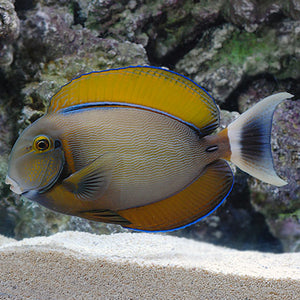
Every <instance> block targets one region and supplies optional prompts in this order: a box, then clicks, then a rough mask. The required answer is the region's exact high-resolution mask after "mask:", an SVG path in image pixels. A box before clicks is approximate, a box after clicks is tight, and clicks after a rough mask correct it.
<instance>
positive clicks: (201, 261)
mask: <svg viewBox="0 0 300 300" xmlns="http://www.w3.org/2000/svg"><path fill="white" fill-rule="evenodd" d="M0 299H55V300H57V299H59V300H60V299H152V300H153V299H243V300H246V299H248V300H249V299H272V300H273V299H297V300H299V299H300V253H287V254H270V253H260V252H254V251H237V250H232V249H227V248H222V247H217V246H213V245H211V244H206V243H200V242H196V241H191V240H187V239H184V238H177V237H172V236H166V235H159V234H146V233H119V234H114V235H101V236H100V235H93V234H89V233H83V232H63V233H58V234H55V235H53V236H50V237H36V238H31V239H24V240H22V241H15V240H12V239H7V238H4V237H1V236H0Z"/></svg>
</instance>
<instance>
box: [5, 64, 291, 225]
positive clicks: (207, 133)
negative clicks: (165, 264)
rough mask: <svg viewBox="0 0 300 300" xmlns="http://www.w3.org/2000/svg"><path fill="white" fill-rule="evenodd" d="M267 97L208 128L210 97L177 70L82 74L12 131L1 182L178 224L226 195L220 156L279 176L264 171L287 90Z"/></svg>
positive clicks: (45, 201)
mask: <svg viewBox="0 0 300 300" xmlns="http://www.w3.org/2000/svg"><path fill="white" fill-rule="evenodd" d="M271 97H273V98H271V100H268V99H267V100H264V101H265V102H264V101H262V102H263V103H262V104H261V107H260V108H259V109H258V110H257V109H256V110H255V109H254V113H256V114H255V116H254V117H253V112H252V113H251V110H250V113H249V112H246V113H245V117H244V118H243V117H242V118H241V119H240V120H239V121H238V120H237V121H236V122H234V123H232V124H231V125H230V126H229V127H228V129H225V130H223V131H221V132H219V133H218V134H212V133H213V132H214V130H215V129H216V128H217V127H218V122H219V112H218V108H217V106H216V105H215V103H214V101H213V99H212V98H211V97H210V96H209V95H208V94H207V93H206V92H205V91H204V90H203V89H202V88H201V87H199V86H197V85H196V84H195V83H193V82H192V81H190V80H189V79H187V78H185V77H183V76H181V75H179V74H177V73H174V72H170V71H167V70H163V69H160V68H154V67H128V68H122V69H116V70H107V71H103V72H94V73H90V74H85V75H83V76H81V77H79V78H76V79H74V80H73V81H71V82H70V83H69V84H67V85H66V86H64V87H62V89H61V90H60V91H59V92H58V93H57V94H56V95H55V96H54V97H53V98H52V101H51V104H50V106H49V109H48V112H47V114H46V115H45V116H43V117H42V118H40V119H38V120H37V121H36V122H35V123H33V124H32V125H31V126H29V127H28V128H27V129H26V130H25V131H24V132H23V133H22V135H21V136H20V137H19V139H18V140H17V142H16V144H15V146H14V148H13V150H12V153H11V156H10V162H9V171H8V176H7V183H9V184H11V185H12V190H14V191H15V192H17V193H19V194H23V195H24V196H25V197H27V198H29V199H31V200H33V201H37V202H38V203H40V204H42V205H44V206H46V207H48V208H50V209H53V210H55V211H59V212H62V213H65V214H70V215H76V216H80V217H83V218H87V219H91V220H95V221H103V222H109V223H116V224H120V225H122V226H124V227H128V228H133V229H138V230H146V231H161V230H164V231H165V230H174V229H178V228H181V227H184V226H187V225H190V224H192V223H194V222H196V221H198V220H199V219H201V218H203V217H204V216H206V215H208V214H210V213H211V212H212V211H214V210H215V209H216V208H217V207H218V206H219V205H221V203H222V202H223V201H224V199H225V198H226V197H227V195H228V194H229V192H230V191H231V189H232V185H233V175H232V171H231V169H230V167H229V166H228V164H227V162H226V161H225V160H233V161H234V162H235V163H236V164H237V165H238V166H239V165H242V166H243V168H244V169H246V171H247V170H248V169H249V170H250V171H249V172H250V173H252V175H254V176H256V177H258V178H266V181H267V182H270V183H273V184H276V185H283V184H285V182H284V181H283V180H282V179H280V178H279V177H278V176H277V175H276V173H275V171H274V170H273V164H272V155H271V152H270V145H269V135H270V130H271V121H272V115H273V111H274V109H275V107H276V106H277V104H279V103H280V102H281V101H283V100H284V99H286V98H290V97H291V95H290V94H288V93H281V95H279V94H277V95H275V96H271ZM269 102H270V103H269ZM264 106H265V107H267V108H268V109H265V111H266V112H265V115H264V116H262V117H261V118H260V114H261V113H260V111H261V109H262V108H263V107H264ZM252 110H253V109H252ZM257 120H260V121H259V122H257ZM251 122H252V123H253V124H252V123H251ZM257 126H258V127H259V128H261V130H260V131H258V129H259V128H258V127H257ZM229 129H230V130H229ZM248 131H249V132H250V133H249V132H248ZM255 132H256V134H257V132H259V135H258V136H255V134H254V133H255ZM249 134H250V137H249ZM261 135H262V136H263V137H262V136H261ZM251 136H252V137H251ZM253 136H254V137H253ZM261 139H266V141H267V143H266V145H265V146H261ZM244 140H245V141H244ZM243 141H244V143H242V142H243ZM258 145H260V146H258ZM245 147H246V148H245ZM245 149H248V150H247V151H246V152H245ZM249 152H250V155H249ZM253 152H255V153H253ZM248 157H250V159H249V158H248ZM247 162H248V164H250V166H247ZM249 162H250V163H249Z"/></svg>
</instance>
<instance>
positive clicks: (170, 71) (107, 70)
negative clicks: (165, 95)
mask: <svg viewBox="0 0 300 300" xmlns="http://www.w3.org/2000/svg"><path fill="white" fill-rule="evenodd" d="M135 68H148V69H154V70H163V71H165V72H169V73H173V74H175V75H177V76H179V77H182V78H185V79H186V80H188V81H190V82H192V83H193V84H194V85H195V86H197V87H198V88H200V89H201V90H202V91H204V92H205V93H206V94H207V95H208V96H209V98H210V99H211V100H212V101H213V103H214V104H215V106H216V108H217V111H218V120H217V126H216V127H215V128H214V130H215V129H216V128H217V127H219V124H220V110H219V107H218V105H217V104H216V102H215V100H214V98H213V97H212V96H211V95H210V94H209V93H208V92H207V91H206V90H205V89H204V88H203V87H202V86H200V85H198V84H197V83H196V82H195V81H193V80H192V79H190V78H188V77H186V76H184V75H182V74H180V73H177V72H175V71H172V70H168V69H165V68H161V67H154V66H147V65H145V66H143V65H136V66H127V67H120V68H112V69H106V70H101V71H91V72H88V73H83V74H81V75H79V76H77V77H74V78H73V79H72V80H70V81H69V82H68V83H66V84H64V85H63V86H61V87H60V89H59V90H58V91H57V92H56V93H55V94H54V96H55V95H56V94H57V93H59V92H60V91H61V89H62V88H64V87H65V86H67V85H69V84H70V83H71V82H72V81H74V80H76V79H79V78H81V77H83V76H86V75H89V74H93V73H104V72H109V71H117V70H126V69H135ZM54 96H53V97H54ZM53 97H52V98H51V100H50V104H49V107H50V106H51V105H52V99H53ZM94 103H98V105H101V104H99V103H102V102H94ZM94 103H89V104H94ZM106 103H108V102H106ZM86 104H88V103H86ZM122 104H123V105H124V103H122ZM78 105H84V104H78ZM76 106H77V105H74V106H72V107H73V108H74V107H76ZM101 106H102V105H101ZM124 106H125V105H124ZM128 106H131V105H130V104H128ZM132 106H135V107H138V105H132ZM69 108H71V107H69ZM140 108H144V107H143V106H140ZM145 108H146V109H151V108H149V107H145ZM64 109H67V108H64ZM64 109H62V111H63V110H64ZM151 110H153V111H157V112H159V113H162V114H166V115H169V116H171V117H172V118H175V119H177V120H179V121H181V122H183V123H185V124H187V125H188V126H191V127H192V128H194V129H196V130H197V131H200V130H199V128H198V127H197V126H195V125H194V124H191V123H188V122H186V121H184V120H181V119H180V118H177V117H175V116H173V115H171V114H168V113H166V112H164V111H160V110H155V109H151ZM67 112H68V111H67ZM210 127H211V125H209V126H207V127H203V128H201V130H202V131H203V132H204V131H207V130H209V131H210V130H211V129H210ZM200 133H201V132H200Z"/></svg>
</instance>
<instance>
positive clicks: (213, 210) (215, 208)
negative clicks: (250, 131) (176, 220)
mask: <svg viewBox="0 0 300 300" xmlns="http://www.w3.org/2000/svg"><path fill="white" fill-rule="evenodd" d="M230 170H231V175H232V184H231V187H230V189H229V191H228V193H227V195H226V196H225V197H224V198H223V199H222V200H221V201H220V203H219V204H218V205H217V206H216V207H214V208H213V209H212V210H211V211H210V212H208V213H207V214H206V215H204V216H202V217H201V218H199V219H197V220H195V221H193V222H191V223H188V224H186V225H183V226H180V227H176V228H173V229H167V230H143V229H135V228H130V227H125V226H123V227H124V228H126V229H129V230H132V231H140V232H149V233H151V232H172V231H176V230H179V229H184V228H186V227H189V226H191V225H193V224H196V223H198V222H199V221H201V220H202V219H204V218H206V217H207V216H209V215H211V214H212V213H213V212H215V211H216V210H217V209H218V208H219V207H220V206H221V205H222V204H223V203H224V201H225V200H226V198H227V197H228V196H229V194H230V193H231V191H232V188H233V185H234V176H233V172H232V169H231V168H230Z"/></svg>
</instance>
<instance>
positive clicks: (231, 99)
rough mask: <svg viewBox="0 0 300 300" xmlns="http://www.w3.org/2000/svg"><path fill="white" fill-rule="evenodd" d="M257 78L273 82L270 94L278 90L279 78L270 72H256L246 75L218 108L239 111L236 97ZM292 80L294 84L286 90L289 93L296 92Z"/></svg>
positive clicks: (295, 86)
mask: <svg viewBox="0 0 300 300" xmlns="http://www.w3.org/2000/svg"><path fill="white" fill-rule="evenodd" d="M259 79H264V80H266V81H268V82H270V83H272V84H273V89H274V91H273V92H271V94H272V93H275V92H276V90H278V87H279V81H280V80H278V79H277V78H276V77H275V76H274V75H272V74H268V73H265V74H258V75H256V76H248V77H245V78H244V79H243V80H242V81H241V82H240V84H239V85H238V86H237V87H236V89H235V90H234V91H233V92H232V93H231V94H230V95H229V96H228V97H227V98H226V100H225V102H224V103H222V104H221V105H220V108H221V109H226V110H228V111H238V112H240V109H239V105H238V97H239V96H240V94H241V93H243V92H244V91H245V90H247V89H248V87H249V85H250V83H251V82H254V81H256V80H259ZM291 81H293V80H292V79H291V80H289V82H291ZM293 82H294V84H293V85H291V89H290V90H288V91H287V92H289V93H293V92H294V91H295V92H296V90H297V83H296V81H295V80H294V81H293Z"/></svg>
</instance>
